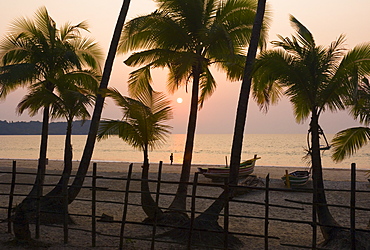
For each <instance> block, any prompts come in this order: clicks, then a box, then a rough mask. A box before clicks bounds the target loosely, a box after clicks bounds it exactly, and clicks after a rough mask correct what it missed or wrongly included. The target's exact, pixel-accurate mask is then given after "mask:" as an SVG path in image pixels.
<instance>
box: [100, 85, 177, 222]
mask: <svg viewBox="0 0 370 250" xmlns="http://www.w3.org/2000/svg"><path fill="white" fill-rule="evenodd" d="M107 95H108V96H110V97H112V98H113V100H114V101H115V103H116V104H117V105H118V106H119V107H121V109H122V111H123V113H124V116H123V118H122V120H105V121H102V122H101V124H100V128H99V133H98V139H106V138H108V137H110V136H118V137H119V138H121V139H122V140H123V141H125V142H127V143H128V144H130V145H131V146H132V147H134V148H137V149H140V150H141V151H142V152H143V157H144V158H143V172H142V179H143V180H142V182H141V187H142V194H141V197H142V207H143V209H144V211H145V213H146V214H147V215H148V219H149V220H153V219H154V217H155V215H157V218H160V217H161V215H162V211H161V210H160V209H158V208H157V205H156V204H155V202H154V200H153V199H152V197H151V196H150V193H149V186H148V182H147V181H144V180H147V179H148V174H149V151H150V150H153V149H154V148H156V147H157V146H159V145H161V144H162V143H164V142H165V139H166V136H167V135H168V134H169V133H170V128H171V127H170V126H168V125H165V124H164V122H166V121H168V120H169V119H171V118H172V108H171V106H170V101H168V100H167V99H166V96H165V95H164V94H162V93H159V92H148V91H144V92H141V94H140V95H138V97H137V99H133V98H130V97H125V96H122V95H121V94H120V93H119V92H118V91H117V90H116V89H111V90H110V91H108V92H107ZM153 208H155V209H153Z"/></svg>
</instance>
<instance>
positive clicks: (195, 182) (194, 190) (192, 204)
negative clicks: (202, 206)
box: [187, 172, 199, 250]
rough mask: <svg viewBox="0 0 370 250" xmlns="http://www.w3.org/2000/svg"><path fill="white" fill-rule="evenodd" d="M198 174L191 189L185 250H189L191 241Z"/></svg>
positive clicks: (196, 173)
mask: <svg viewBox="0 0 370 250" xmlns="http://www.w3.org/2000/svg"><path fill="white" fill-rule="evenodd" d="M198 175H199V173H198V172H195V174H194V180H193V187H192V192H191V208H190V227H189V237H188V245H187V249H189V250H190V249H191V239H192V234H193V227H194V219H195V196H196V194H197V185H198Z"/></svg>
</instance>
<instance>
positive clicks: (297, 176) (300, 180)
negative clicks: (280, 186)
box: [281, 170, 310, 186]
mask: <svg viewBox="0 0 370 250" xmlns="http://www.w3.org/2000/svg"><path fill="white" fill-rule="evenodd" d="M287 172H288V171H287ZM309 178H310V172H309V171H302V170H297V171H294V172H290V173H286V174H285V175H284V176H283V177H281V179H282V180H283V181H284V183H285V185H287V186H290V185H304V184H306V183H307V181H308V179H309ZM287 180H288V181H287Z"/></svg>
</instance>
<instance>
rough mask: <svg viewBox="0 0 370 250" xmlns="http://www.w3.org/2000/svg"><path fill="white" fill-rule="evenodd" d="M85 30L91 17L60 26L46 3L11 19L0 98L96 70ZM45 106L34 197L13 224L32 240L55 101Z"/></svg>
mask: <svg viewBox="0 0 370 250" xmlns="http://www.w3.org/2000/svg"><path fill="white" fill-rule="evenodd" d="M80 30H87V24H86V22H81V23H79V24H77V25H73V26H72V25H70V24H69V23H67V24H65V25H64V26H62V27H61V28H60V29H57V27H56V24H55V22H54V20H53V19H52V18H51V17H50V16H49V14H48V12H47V10H46V8H45V7H42V8H40V9H39V10H38V11H37V12H36V15H35V18H34V20H31V19H28V18H19V19H17V20H16V21H15V22H14V23H13V24H12V32H10V33H9V34H8V35H7V36H6V37H5V38H4V39H3V40H2V41H1V43H0V59H1V67H0V98H5V97H6V96H7V94H8V93H9V92H11V91H13V90H15V89H16V88H18V87H28V88H29V89H30V92H33V91H36V90H43V91H48V92H50V93H52V92H54V90H58V88H60V87H61V86H63V84H61V83H62V81H61V79H62V78H64V77H65V76H66V75H67V74H71V73H72V72H75V73H77V72H81V71H82V70H83V69H84V68H86V69H92V70H97V69H98V68H99V60H100V50H99V47H98V46H97V44H96V43H95V42H94V41H93V40H91V39H88V38H83V37H82V36H81V34H80ZM44 104H45V103H44ZM40 107H41V106H40ZM40 107H39V108H40ZM33 108H34V107H33ZM33 108H31V109H33ZM42 108H43V124H42V135H41V144H40V156H39V163H38V169H37V177H36V181H35V185H34V186H33V188H32V190H31V192H30V194H29V196H28V197H27V198H26V199H25V200H23V201H22V203H21V204H20V205H19V206H17V210H16V214H15V220H14V223H13V225H14V233H15V236H16V238H17V239H23V240H24V239H26V240H28V239H29V235H30V233H29V228H28V220H29V218H27V217H29V216H30V211H34V209H33V208H34V199H32V196H33V195H34V194H36V193H37V192H38V191H40V192H42V188H41V185H42V184H43V182H44V174H45V170H46V151H47V139H48V124H49V112H50V106H49V105H48V104H46V105H44V106H42ZM34 111H35V109H34V110H33V111H31V112H34ZM41 194H42V193H41ZM23 218H26V220H24V219H23ZM18 219H19V220H18Z"/></svg>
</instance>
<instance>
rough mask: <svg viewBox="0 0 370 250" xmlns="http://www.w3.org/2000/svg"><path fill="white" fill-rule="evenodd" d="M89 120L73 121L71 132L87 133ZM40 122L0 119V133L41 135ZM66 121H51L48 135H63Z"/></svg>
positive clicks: (75, 133)
mask: <svg viewBox="0 0 370 250" xmlns="http://www.w3.org/2000/svg"><path fill="white" fill-rule="evenodd" d="M89 127H90V121H85V122H84V123H83V122H82V121H74V122H73V132H72V133H73V134H74V135H87V134H88V131H89ZM41 129H42V122H39V121H30V122H8V121H0V135H41ZM66 129H67V122H52V123H50V126H49V134H50V135H65V133H66Z"/></svg>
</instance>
